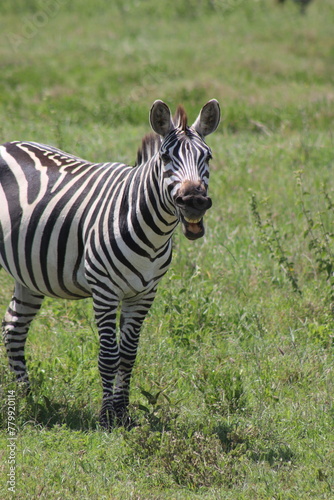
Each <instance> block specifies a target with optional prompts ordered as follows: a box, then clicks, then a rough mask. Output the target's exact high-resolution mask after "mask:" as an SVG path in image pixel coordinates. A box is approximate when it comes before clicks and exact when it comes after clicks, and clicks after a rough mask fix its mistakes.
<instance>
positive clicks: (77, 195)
mask: <svg viewBox="0 0 334 500" xmlns="http://www.w3.org/2000/svg"><path fill="white" fill-rule="evenodd" d="M0 151H1V159H0V199H1V206H0V264H1V265H2V266H3V267H4V268H5V269H6V270H7V271H8V272H9V273H10V274H11V275H12V276H13V277H14V278H15V280H16V281H18V282H20V283H21V284H23V285H24V286H26V287H27V288H29V289H30V290H32V291H36V292H39V293H42V294H43V295H49V296H58V297H64V298H82V297H85V296H90V295H91V292H90V287H89V285H88V283H87V280H86V278H85V272H84V256H85V241H86V239H87V238H88V237H89V232H90V230H91V224H92V221H96V217H97V214H98V213H99V212H100V211H101V206H98V205H101V199H103V196H102V197H101V194H102V193H103V190H107V189H108V184H109V183H110V182H111V181H110V179H111V178H115V176H116V177H117V170H120V172H121V171H123V170H124V168H125V166H124V165H122V164H118V163H115V164H112V163H100V164H99V163H98V164H93V163H90V162H87V161H85V160H83V159H81V158H77V157H75V156H73V155H69V154H67V153H64V152H63V151H60V150H58V149H55V148H52V147H50V146H44V145H41V144H36V143H31V142H11V143H7V144H4V145H3V146H1V150H0ZM128 168H129V167H128ZM125 170H127V169H126V168H125Z"/></svg>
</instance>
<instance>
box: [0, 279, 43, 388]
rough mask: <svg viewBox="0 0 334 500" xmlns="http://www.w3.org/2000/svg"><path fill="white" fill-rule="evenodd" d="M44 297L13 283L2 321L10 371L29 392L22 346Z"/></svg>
mask: <svg viewBox="0 0 334 500" xmlns="http://www.w3.org/2000/svg"><path fill="white" fill-rule="evenodd" d="M43 299H44V295H39V294H37V293H35V292H31V291H30V290H29V289H28V288H26V287H24V286H23V285H21V284H20V283H18V282H16V283H15V289H14V294H13V297H12V300H11V302H10V304H9V307H8V309H7V311H6V314H5V317H4V319H3V321H2V333H3V338H4V344H5V346H6V350H7V356H8V360H9V367H10V369H11V370H12V371H13V372H14V373H15V374H16V378H17V381H18V382H23V383H25V384H26V388H27V391H29V378H28V374H27V367H26V360H25V356H24V346H25V342H26V339H27V335H28V330H29V326H30V323H31V321H32V320H33V319H34V317H35V316H36V314H37V312H38V311H39V309H40V307H41V305H42V302H43Z"/></svg>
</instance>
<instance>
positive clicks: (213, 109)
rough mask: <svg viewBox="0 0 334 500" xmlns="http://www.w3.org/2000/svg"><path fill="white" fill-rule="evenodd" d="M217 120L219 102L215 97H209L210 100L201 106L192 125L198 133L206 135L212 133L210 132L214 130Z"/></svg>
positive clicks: (218, 117) (217, 123) (218, 116)
mask: <svg viewBox="0 0 334 500" xmlns="http://www.w3.org/2000/svg"><path fill="white" fill-rule="evenodd" d="M219 122H220V108H219V103H218V101H217V100H216V99H211V101H209V102H207V103H206V104H205V106H203V108H202V109H201V112H200V114H199V115H198V117H197V119H196V120H195V122H194V124H193V126H192V127H193V128H194V129H195V130H196V132H197V133H198V134H199V135H201V136H202V137H205V136H206V135H209V134H212V132H214V131H215V130H216V128H217V127H218V125H219Z"/></svg>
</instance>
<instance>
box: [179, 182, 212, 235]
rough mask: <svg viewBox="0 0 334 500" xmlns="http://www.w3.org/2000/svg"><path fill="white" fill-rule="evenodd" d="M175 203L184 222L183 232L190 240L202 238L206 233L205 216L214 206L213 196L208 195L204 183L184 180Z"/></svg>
mask: <svg viewBox="0 0 334 500" xmlns="http://www.w3.org/2000/svg"><path fill="white" fill-rule="evenodd" d="M175 205H176V207H177V209H178V213H179V217H180V221H181V223H182V230H183V234H184V235H185V236H186V237H187V238H188V239H189V240H196V239H197V238H201V237H202V236H203V235H204V225H203V217H204V215H205V212H206V211H207V210H208V209H209V208H210V207H211V206H212V201H211V198H209V197H208V196H206V189H205V187H204V186H203V184H201V183H193V182H189V181H186V182H184V183H183V184H182V186H181V188H180V190H179V192H178V195H177V197H176V198H175Z"/></svg>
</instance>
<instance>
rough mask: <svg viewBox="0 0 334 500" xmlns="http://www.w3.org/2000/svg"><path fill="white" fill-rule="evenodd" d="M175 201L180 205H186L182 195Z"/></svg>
mask: <svg viewBox="0 0 334 500" xmlns="http://www.w3.org/2000/svg"><path fill="white" fill-rule="evenodd" d="M175 203H176V204H177V205H178V206H179V207H182V206H184V205H185V201H184V198H183V197H182V196H178V197H177V198H176V200H175Z"/></svg>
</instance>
